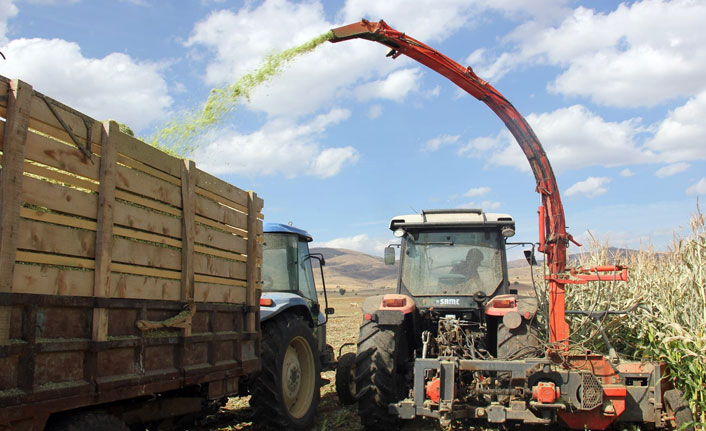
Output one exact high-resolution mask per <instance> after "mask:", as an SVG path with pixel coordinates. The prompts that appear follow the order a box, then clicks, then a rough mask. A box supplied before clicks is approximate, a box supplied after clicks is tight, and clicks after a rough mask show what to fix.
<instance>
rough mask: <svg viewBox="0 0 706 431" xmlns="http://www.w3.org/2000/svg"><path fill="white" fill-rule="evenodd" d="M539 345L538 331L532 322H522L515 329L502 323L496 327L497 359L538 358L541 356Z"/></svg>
mask: <svg viewBox="0 0 706 431" xmlns="http://www.w3.org/2000/svg"><path fill="white" fill-rule="evenodd" d="M539 344H540V343H539V330H538V329H537V326H536V322H534V321H532V322H527V321H525V320H523V321H522V323H521V324H520V326H518V327H517V328H515V329H510V328H508V327H507V326H505V325H504V324H503V323H502V322H501V323H500V324H499V325H498V344H497V358H498V359H505V360H511V359H524V358H538V357H540V356H541V354H542V352H541V348H540V345H539Z"/></svg>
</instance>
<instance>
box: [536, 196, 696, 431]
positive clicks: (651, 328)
mask: <svg viewBox="0 0 706 431" xmlns="http://www.w3.org/2000/svg"><path fill="white" fill-rule="evenodd" d="M589 249H590V252H588V253H583V254H581V255H579V257H578V258H577V261H575V262H572V263H571V266H581V267H584V268H585V267H590V266H596V265H605V264H620V265H624V266H627V267H628V268H629V281H628V282H627V283H626V282H612V281H611V282H605V281H604V282H590V283H588V284H584V285H571V286H569V287H568V288H567V295H566V308H567V310H591V311H602V310H627V309H629V308H631V307H633V306H636V305H637V308H635V310H634V311H633V312H631V313H629V314H627V315H616V316H607V318H606V319H604V320H603V321H602V322H601V323H602V325H603V328H604V329H605V332H606V334H607V335H608V339H609V340H610V341H611V343H612V344H613V347H615V348H616V350H617V352H618V354H619V355H620V357H622V358H625V359H636V360H641V359H656V360H660V361H664V362H665V363H666V364H667V367H668V370H669V371H668V376H667V378H668V379H669V380H670V381H671V382H672V383H673V384H674V386H675V387H677V388H679V389H681V390H682V391H683V392H684V395H685V398H686V399H687V400H688V401H689V403H690V405H691V409H692V411H693V413H694V420H695V421H696V422H697V423H698V424H697V429H701V430H703V429H706V426H705V424H706V216H704V214H703V213H702V212H701V210H700V209H699V208H698V206H697V210H696V213H695V214H693V215H692V217H691V220H690V232H689V233H688V234H687V235H686V236H684V237H681V236H677V235H675V237H674V239H673V241H672V244H671V245H670V247H669V249H668V250H667V251H666V252H655V251H654V250H653V249H652V247H647V248H646V249H643V250H640V251H638V252H621V251H618V252H615V249H611V248H609V247H608V246H607V245H606V244H601V243H599V242H597V241H593V242H592V244H590V245H589ZM539 288H540V292H539V297H540V298H547V295H546V286H539ZM542 291H543V292H542ZM542 308H543V309H544V310H546V309H547V304H546V301H545V303H544V304H542ZM571 332H572V335H571V342H572V346H573V347H572V349H573V348H576V349H581V350H586V349H589V350H593V351H596V352H602V353H604V354H607V353H608V348H607V346H606V345H605V343H604V342H603V339H602V337H601V335H600V331H599V329H598V327H597V325H596V324H595V323H594V322H593V321H591V320H590V319H588V318H585V317H584V316H571Z"/></svg>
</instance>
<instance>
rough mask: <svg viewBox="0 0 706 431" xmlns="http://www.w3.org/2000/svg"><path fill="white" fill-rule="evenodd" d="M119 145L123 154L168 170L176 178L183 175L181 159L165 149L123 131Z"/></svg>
mask: <svg viewBox="0 0 706 431" xmlns="http://www.w3.org/2000/svg"><path fill="white" fill-rule="evenodd" d="M118 145H119V148H120V154H123V155H125V156H127V157H129V158H131V159H133V160H138V161H140V162H142V163H144V164H146V165H149V166H151V167H153V168H156V169H159V170H160V171H162V172H166V173H168V174H169V175H172V176H174V177H176V178H179V176H180V175H181V160H180V159H178V158H176V157H174V156H170V155H169V154H167V153H165V152H164V151H161V150H158V149H157V148H155V147H153V146H151V145H148V144H145V143H144V142H142V141H140V140H139V139H136V138H133V137H132V136H130V135H126V134H125V133H121V134H120V136H119V137H118Z"/></svg>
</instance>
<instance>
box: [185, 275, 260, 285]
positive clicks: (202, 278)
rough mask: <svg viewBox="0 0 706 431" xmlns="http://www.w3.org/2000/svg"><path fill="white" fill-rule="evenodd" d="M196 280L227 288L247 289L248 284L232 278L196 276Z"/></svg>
mask: <svg viewBox="0 0 706 431" xmlns="http://www.w3.org/2000/svg"><path fill="white" fill-rule="evenodd" d="M194 280H195V281H198V282H202V283H214V284H224V285H226V286H234V287H246V286H247V282H246V281H244V280H233V279H230V278H223V277H214V276H211V275H203V274H196V275H194Z"/></svg>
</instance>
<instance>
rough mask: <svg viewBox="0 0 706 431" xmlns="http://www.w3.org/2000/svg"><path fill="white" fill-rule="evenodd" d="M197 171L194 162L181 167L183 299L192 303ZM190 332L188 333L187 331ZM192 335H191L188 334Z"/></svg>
mask: <svg viewBox="0 0 706 431" xmlns="http://www.w3.org/2000/svg"><path fill="white" fill-rule="evenodd" d="M195 170H196V165H195V164H194V162H193V161H192V160H184V163H182V165H181V199H182V205H181V207H182V210H183V215H182V219H181V221H182V223H181V226H182V229H181V232H182V233H181V238H182V240H183V241H182V248H181V268H182V274H181V275H182V277H181V299H182V301H190V300H192V299H193V298H194V225H195V223H194V216H195V214H194V188H195V187H194V181H193V178H192V177H191V175H192V173H193V172H194V171H195ZM187 332H188V331H187ZM186 335H190V334H186Z"/></svg>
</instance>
